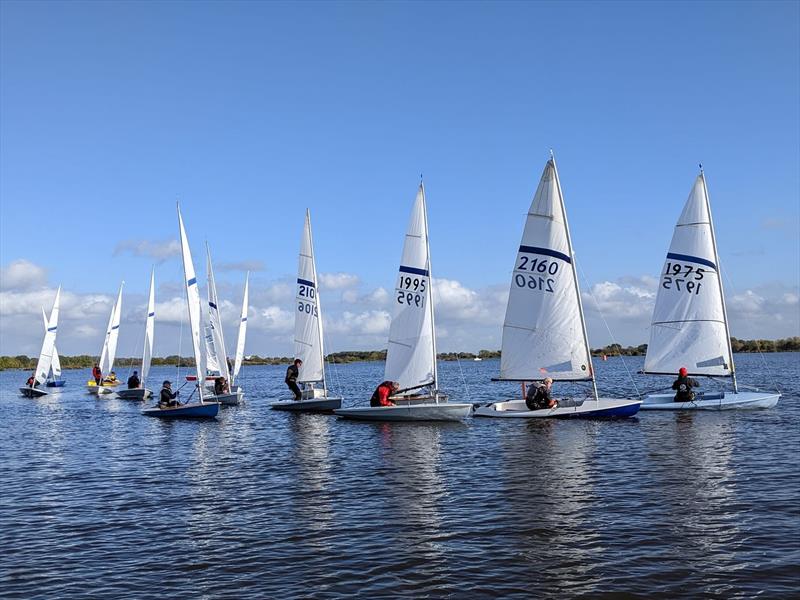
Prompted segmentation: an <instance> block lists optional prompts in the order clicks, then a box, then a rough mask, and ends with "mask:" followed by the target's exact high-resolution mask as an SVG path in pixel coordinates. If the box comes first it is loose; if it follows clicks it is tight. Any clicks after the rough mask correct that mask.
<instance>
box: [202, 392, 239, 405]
mask: <svg viewBox="0 0 800 600" xmlns="http://www.w3.org/2000/svg"><path fill="white" fill-rule="evenodd" d="M243 396H244V392H239V391H236V392H231V393H230V394H219V395H218V396H215V395H213V394H212V395H208V394H203V398H207V399H208V401H209V402H219V403H220V404H222V405H223V406H238V405H239V404H241V402H242V397H243Z"/></svg>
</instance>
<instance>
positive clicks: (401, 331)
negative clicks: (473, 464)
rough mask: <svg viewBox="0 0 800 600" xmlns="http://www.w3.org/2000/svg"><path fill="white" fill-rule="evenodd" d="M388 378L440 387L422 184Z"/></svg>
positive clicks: (403, 265)
mask: <svg viewBox="0 0 800 600" xmlns="http://www.w3.org/2000/svg"><path fill="white" fill-rule="evenodd" d="M393 302H394V311H393V315H392V324H391V327H390V328H389V347H388V349H387V352H386V369H385V373H384V377H385V379H387V380H390V381H397V382H398V383H399V384H400V388H401V389H404V390H406V389H414V388H420V387H424V386H427V385H434V386H435V385H436V379H437V377H436V376H437V373H436V340H435V337H434V323H433V297H432V295H431V262H430V254H429V248H428V215H427V208H426V205H425V188H424V186H423V184H422V183H420V185H419V189H418V191H417V197H416V200H415V202H414V208H413V210H412V211H411V220H410V221H409V224H408V229H407V230H406V237H405V243H404V244H403V255H402V257H401V259H400V272H399V274H398V279H397V285H396V287H395V290H394V295H393Z"/></svg>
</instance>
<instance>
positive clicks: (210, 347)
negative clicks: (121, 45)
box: [206, 244, 243, 406]
mask: <svg viewBox="0 0 800 600" xmlns="http://www.w3.org/2000/svg"><path fill="white" fill-rule="evenodd" d="M206 270H207V274H208V326H207V327H206V373H209V372H212V373H214V374H215V375H216V377H222V378H223V379H224V380H225V381H227V382H228V385H229V386H230V381H231V374H230V373H229V372H228V355H227V354H226V352H225V337H224V335H223V332H222V318H221V317H220V314H219V300H218V299H217V284H216V281H215V279H214V267H213V266H212V265H211V250H210V249H209V247H208V244H206ZM216 377H215V379H216ZM206 380H208V375H206ZM212 385H213V382H212ZM229 390H230V391H228V392H227V393H223V394H216V395H215V394H214V392H213V390H212V391H210V392H209V393H208V394H207V395H206V399H207V400H208V401H209V402H219V403H221V404H223V405H225V406H235V405H237V404H239V402H241V400H242V396H243V393H242V392H239V391H235V390H232V389H231V388H229Z"/></svg>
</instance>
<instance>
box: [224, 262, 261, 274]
mask: <svg viewBox="0 0 800 600" xmlns="http://www.w3.org/2000/svg"><path fill="white" fill-rule="evenodd" d="M214 268H215V269H216V270H217V271H221V272H226V271H251V272H256V271H264V270H266V268H267V266H266V265H265V264H264V261H263V260H240V261H237V262H223V263H219V264H218V265H215V267H214Z"/></svg>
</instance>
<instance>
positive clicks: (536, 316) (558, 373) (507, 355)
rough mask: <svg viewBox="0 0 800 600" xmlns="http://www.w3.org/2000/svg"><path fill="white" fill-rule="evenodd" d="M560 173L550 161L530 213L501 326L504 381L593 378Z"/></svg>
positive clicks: (502, 374) (501, 360)
mask: <svg viewBox="0 0 800 600" xmlns="http://www.w3.org/2000/svg"><path fill="white" fill-rule="evenodd" d="M574 268H575V261H574V256H573V253H572V248H571V244H570V240H569V231H568V226H567V218H566V213H565V211H564V204H563V199H562V198H561V189H560V186H559V183H558V173H557V171H556V166H555V162H554V160H553V159H550V160H548V161H547V164H546V165H545V168H544V172H543V173H542V178H541V180H540V181H539V187H538V188H537V189H536V194H535V195H534V197H533V202H531V206H530V210H529V211H528V216H527V220H526V222H525V229H524V231H523V233H522V241H521V242H520V246H519V251H518V252H517V258H516V262H515V263H514V271H513V274H512V276H511V291H510V293H509V296H508V305H507V307H506V316H505V321H504V323H503V342H502V354H501V358H500V379H506V380H515V381H532V380H540V379H544V378H545V377H551V378H552V379H554V380H585V379H591V378H592V372H591V359H590V355H589V347H588V344H587V342H586V336H585V330H584V323H583V316H582V311H581V305H580V297H579V290H578V287H577V278H576V277H575V271H574Z"/></svg>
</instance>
